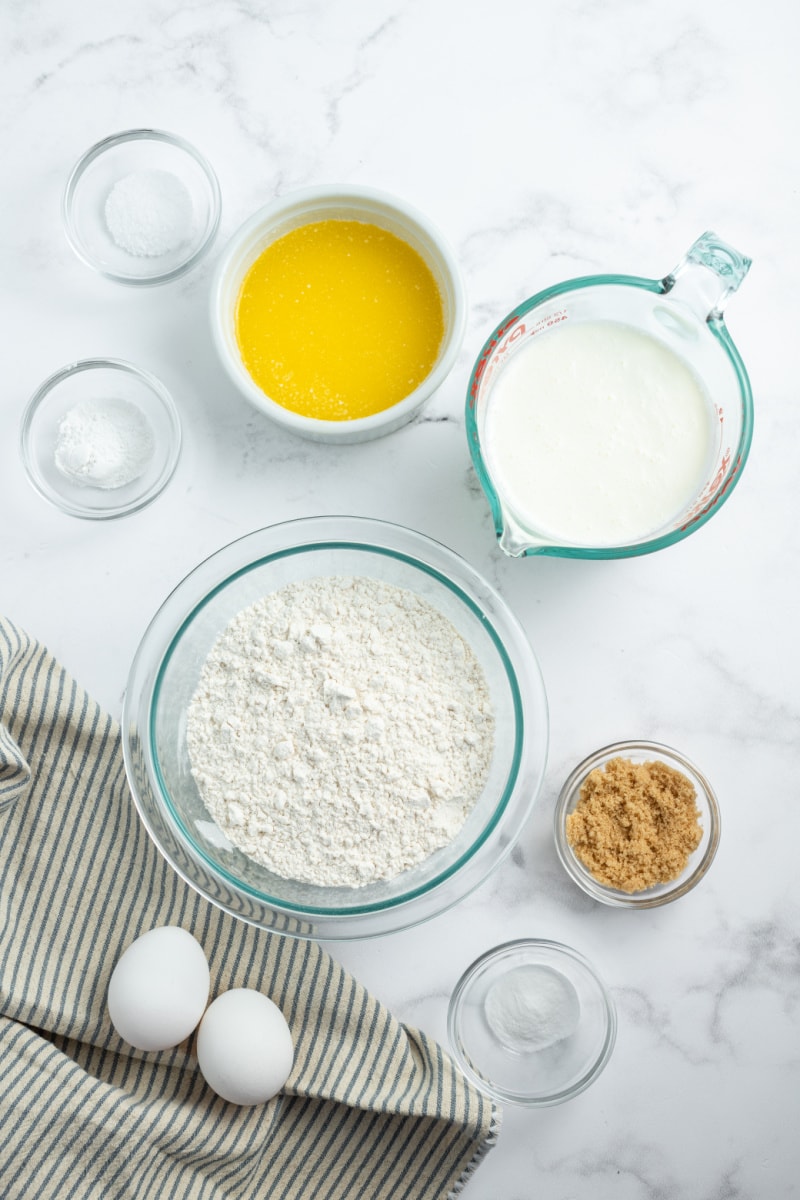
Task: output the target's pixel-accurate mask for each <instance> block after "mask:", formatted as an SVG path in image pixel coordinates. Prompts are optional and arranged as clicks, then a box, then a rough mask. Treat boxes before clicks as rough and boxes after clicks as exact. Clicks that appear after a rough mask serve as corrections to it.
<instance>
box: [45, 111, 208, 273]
mask: <svg viewBox="0 0 800 1200" xmlns="http://www.w3.org/2000/svg"><path fill="white" fill-rule="evenodd" d="M150 170H158V171H166V172H169V173H170V174H171V175H174V176H176V177H177V179H178V180H180V182H181V183H182V184H183V185H184V187H185V188H186V190H187V191H188V193H189V196H190V198H191V201H192V209H193V213H194V220H193V224H192V226H191V228H190V230H189V232H188V233H187V236H186V238H185V239H184V240H183V241H182V242H181V244H180V245H178V246H176V247H175V248H174V249H172V250H170V251H169V252H168V253H166V254H160V255H154V256H141V257H140V256H138V255H136V254H130V253H128V251H127V250H124V249H122V247H120V246H118V245H117V243H116V242H115V241H114V239H113V237H112V236H111V233H110V232H109V229H108V227H107V225H106V219H105V203H106V199H107V197H108V195H109V192H110V191H111V189H112V188H113V187H114V184H115V183H117V182H118V181H119V180H120V179H122V178H124V177H125V176H126V175H130V174H132V173H134V172H137V171H150ZM220 210H221V203H220V190H219V183H218V182H217V177H216V175H215V174H214V172H213V170H212V169H211V166H210V165H209V163H208V162H206V160H205V158H203V156H202V154H200V153H199V151H197V150H195V148H194V146H192V145H190V144H189V142H187V141H184V139H183V138H181V137H176V136H175V135H174V134H171V133H164V132H162V131H161V130H158V129H131V130H128V131H127V132H126V133H117V134H114V135H112V136H111V137H107V138H104V139H103V141H101V142H98V143H97V144H96V145H95V146H92V147H91V148H90V149H89V150H87V151H86V153H85V154H84V155H82V156H81V158H80V159H79V160H78V162H77V163H76V164H75V166H74V167H73V169H72V173H71V174H70V177H69V179H68V181H67V186H66V189H65V192H64V199H63V202H62V218H63V221H64V231H65V233H66V235H67V240H68V242H69V244H70V245H71V246H72V249H73V250H74V251H75V253H76V254H77V256H78V258H80V259H82V261H83V262H85V263H87V264H88V265H89V266H90V267H93V268H94V270H95V271H98V272H99V274H101V275H104V276H105V277H106V278H107V279H113V280H115V281H116V282H117V283H124V284H129V285H132V286H134V287H135V286H141V285H149V284H156V283H168V282H169V281H170V280H171V279H177V277H178V276H179V275H183V274H184V273H185V272H186V271H188V270H190V269H191V268H192V267H194V266H195V265H196V264H197V263H198V262H199V261H200V259H201V258H202V257H203V256H204V255H205V254H206V253H207V251H208V249H209V248H210V246H211V243H212V242H213V240H214V237H215V236H216V233H217V229H218V228H219V221H220Z"/></svg>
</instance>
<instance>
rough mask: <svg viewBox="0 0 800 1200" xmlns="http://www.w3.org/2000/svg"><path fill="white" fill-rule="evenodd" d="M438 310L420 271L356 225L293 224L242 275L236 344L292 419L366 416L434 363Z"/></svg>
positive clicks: (423, 266)
mask: <svg viewBox="0 0 800 1200" xmlns="http://www.w3.org/2000/svg"><path fill="white" fill-rule="evenodd" d="M443 336H444V310H443V305H442V298H441V294H440V292H439V289H438V287H437V285H436V280H435V279H434V277H433V274H432V273H431V270H430V268H429V267H428V265H427V263H425V262H424V261H423V259H422V258H421V256H420V255H419V254H418V253H417V251H416V250H414V249H413V248H412V247H411V246H409V245H408V243H407V242H404V241H403V240H402V239H401V238H399V237H396V236H395V235H394V234H393V233H389V232H388V231H387V230H385V229H380V228H379V227H378V226H377V225H371V224H368V223H366V222H363V221H344V220H338V219H334V220H326V221H318V222H314V223H312V224H309V225H301V226H300V227H299V228H297V229H293V230H292V231H291V232H290V233H287V234H284V236H283V237H281V238H278V239H277V241H274V242H272V243H271V245H269V246H267V248H266V249H265V250H264V251H263V252H262V253H261V255H260V256H259V257H258V258H257V259H256V261H255V262H254V263H253V265H252V266H251V267H250V269H249V270H248V272H247V274H246V275H245V277H244V281H243V283H242V287H241V290H240V292H239V298H238V301H237V305H236V339H237V342H238V345H239V352H240V354H241V356H242V360H243V362H244V365H245V366H246V368H247V370H248V371H249V372H250V375H251V376H252V377H253V379H254V380H255V382H256V383H257V384H258V386H259V387H260V388H261V389H262V390H263V391H264V392H266V394H267V395H268V396H269V397H270V399H272V400H274V401H275V402H276V403H277V404H280V405H282V406H283V407H284V408H288V409H291V411H292V412H296V413H301V414H302V415H303V416H307V417H317V418H319V419H322V420H328V421H348V420H353V419H354V418H357V417H367V416H370V415H372V414H373V413H376V412H382V411H383V410H384V409H386V408H389V407H391V405H393V404H397V403H398V401H400V400H402V399H404V397H406V396H408V395H409V393H411V392H412V391H413V390H414V388H416V387H417V385H418V384H420V383H421V382H422V380H423V379H424V378H425V376H426V375H427V374H428V373H429V372H430V370H431V368H432V367H433V364H434V363H435V361H436V356H437V354H438V352H439V347H440V345H441V342H442V338H443Z"/></svg>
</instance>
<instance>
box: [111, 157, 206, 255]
mask: <svg viewBox="0 0 800 1200" xmlns="http://www.w3.org/2000/svg"><path fill="white" fill-rule="evenodd" d="M105 218H106V225H107V226H108V232H109V233H110V234H111V236H112V238H113V239H114V241H115V242H116V244H117V245H118V246H119V247H120V249H121V250H126V251H127V252H128V254H134V255H136V256H137V257H138V258H158V257H159V256H160V255H162V254H169V253H170V252H171V251H173V250H177V248H178V247H179V246H180V245H181V244H182V243H183V242H185V241H186V240H187V238H188V237H189V235H190V233H191V231H192V223H193V220H194V211H193V207H192V197H191V196H190V195H189V192H188V191H187V189H186V187H185V186H184V184H183V183H181V181H180V179H178V177H177V175H173V174H172V173H171V172H170V171H157V170H150V171H134V172H132V173H131V174H130V175H124V176H123V177H122V179H119V180H117V182H116V183H115V184H114V186H113V187H112V189H111V191H110V192H109V193H108V196H107V198H106V206H105Z"/></svg>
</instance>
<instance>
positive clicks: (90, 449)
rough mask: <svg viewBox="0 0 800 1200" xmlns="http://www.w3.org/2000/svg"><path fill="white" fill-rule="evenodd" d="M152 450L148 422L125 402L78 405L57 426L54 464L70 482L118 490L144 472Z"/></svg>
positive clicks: (151, 436)
mask: <svg viewBox="0 0 800 1200" xmlns="http://www.w3.org/2000/svg"><path fill="white" fill-rule="evenodd" d="M154 449H155V438H154V436H153V430H152V429H151V427H150V423H149V421H148V420H147V418H146V417H145V415H144V413H143V412H142V411H141V409H140V408H138V407H137V405H135V404H133V403H132V402H131V401H130V400H121V399H108V400H82V401H80V402H79V403H78V404H76V405H75V406H74V407H73V408H71V409H69V411H68V412H67V413H65V414H64V416H63V417H62V418H61V420H60V422H59V425H58V432H57V436H56V444H55V450H54V460H55V465H56V466H57V467H58V469H59V471H60V472H61V473H62V475H65V476H66V477H67V479H69V480H70V481H71V482H72V483H77V484H80V485H82V486H84V487H98V488H118V487H124V486H125V484H127V483H132V482H133V480H134V479H138V478H139V476H140V475H142V474H143V473H144V471H145V470H146V469H147V465H148V463H149V462H150V459H151V458H152V457H153V451H154Z"/></svg>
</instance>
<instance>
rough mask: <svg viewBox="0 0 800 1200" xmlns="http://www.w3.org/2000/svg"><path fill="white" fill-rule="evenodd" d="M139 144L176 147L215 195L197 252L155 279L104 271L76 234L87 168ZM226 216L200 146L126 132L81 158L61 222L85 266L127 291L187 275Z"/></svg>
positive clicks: (163, 134)
mask: <svg viewBox="0 0 800 1200" xmlns="http://www.w3.org/2000/svg"><path fill="white" fill-rule="evenodd" d="M136 141H153V142H162V143H164V144H165V145H167V146H173V147H175V149H177V150H182V151H184V152H185V153H186V154H188V155H189V157H190V158H192V159H194V161H195V162H196V163H197V165H198V166H199V167H200V169H201V170H202V172H203V174H204V175H205V178H206V181H207V183H208V186H209V189H210V192H211V215H210V219H209V221H208V224H207V227H206V230H205V233H204V235H203V237H202V239H201V240H200V242H199V243H198V244H197V246H196V247H195V248H194V250H193V251H192V253H191V254H189V255H188V256H187V257H186V258H185V259H184V260H183V261H182V262H180V263H178V265H177V266H175V267H172V268H171V269H170V270H169V271H159V272H157V273H156V274H154V275H144V276H142V275H128V274H126V273H125V272H122V271H110V270H108V269H107V268H106V267H102V266H100V265H99V263H98V262H97V261H96V260H95V259H94V258H93V257H92V256H91V255H90V254H89V253H87V251H86V249H85V247H84V245H83V242H82V241H81V239H80V238H79V237H78V235H77V233H76V232H75V228H74V224H73V220H72V211H73V206H74V202H75V192H76V189H77V186H78V184H79V183H80V181H81V178H82V177H83V174H84V172H85V171H86V169H87V167H89V166H91V164H92V163H93V162H94V161H95V159H97V158H99V157H100V156H101V155H102V154H104V153H105V152H106V151H107V150H111V149H113V148H114V147H115V146H120V145H124V144H125V143H126V142H136ZM221 216H222V194H221V191H220V186H219V180H218V179H217V176H216V173H215V171H214V169H213V167H212V166H211V163H210V162H209V161H208V159H207V158H206V157H205V155H203V154H201V152H200V151H199V150H198V149H197V147H196V146H193V145H192V143H191V142H189V141H187V140H186V138H183V137H181V136H180V135H179V134H176V133H168V132H167V131H166V130H163V129H150V128H141V129H126V130H123V131H122V132H121V133H112V134H109V136H108V137H104V138H102V139H101V140H100V141H99V142H95V144H94V145H93V146H90V147H89V149H88V150H86V151H84V153H83V154H82V155H81V156H80V158H79V159H78V161H77V162H76V163H75V165H74V167H73V168H72V170H71V171H70V173H69V177H68V179H67V182H66V185H65V187H64V192H63V194H62V197H61V222H62V225H63V228H64V233H65V235H66V238H67V241H68V242H69V244H70V246H71V247H72V250H73V251H74V252H75V254H76V255H77V257H78V258H79V259H80V260H81V262H83V263H85V264H86V265H87V266H88V267H91V268H92V270H93V271H96V272H97V274H98V275H102V276H103V277H104V278H105V279H111V280H113V281H114V282H115V283H121V284H124V285H125V286H126V287H152V286H153V285H155V284H161V283H169V282H171V280H173V279H177V278H179V276H181V275H185V274H186V272H187V271H190V270H191V269H192V268H193V267H195V266H196V265H197V263H199V262H200V260H201V259H202V258H204V257H205V255H206V254H207V253H208V251H209V250H210V248H211V245H212V243H213V241H214V238H215V237H216V236H217V232H218V230H219V225H220V220H221Z"/></svg>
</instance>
